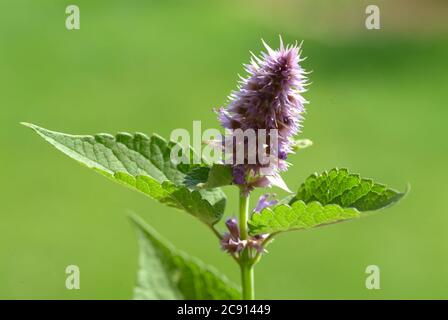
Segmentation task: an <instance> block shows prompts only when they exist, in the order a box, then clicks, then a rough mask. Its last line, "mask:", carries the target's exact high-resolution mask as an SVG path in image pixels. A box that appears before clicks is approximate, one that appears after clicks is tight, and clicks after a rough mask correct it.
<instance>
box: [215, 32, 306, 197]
mask: <svg viewBox="0 0 448 320" xmlns="http://www.w3.org/2000/svg"><path fill="white" fill-rule="evenodd" d="M263 44H264V46H265V48H266V50H267V53H262V54H261V57H257V56H255V55H253V57H252V59H251V62H250V64H248V65H245V69H246V71H247V72H248V73H249V75H248V77H247V78H242V79H241V81H240V83H239V87H238V90H237V91H234V92H232V93H231V95H230V102H229V104H228V106H227V108H220V109H219V110H218V111H217V113H218V119H219V121H220V123H221V125H222V126H223V127H224V128H226V129H230V130H236V129H241V130H243V131H246V130H248V129H253V130H254V131H255V133H256V134H257V135H258V131H259V130H260V129H264V130H266V133H267V135H268V136H269V133H270V132H272V131H273V129H276V130H277V146H278V147H277V148H276V149H277V150H274V149H275V148H272V147H271V146H272V145H271V143H272V141H267V140H266V141H267V142H266V145H268V147H267V148H266V153H268V155H269V156H270V158H271V159H272V157H274V158H275V159H274V161H269V163H268V164H266V163H265V162H264V163H262V161H260V159H258V157H257V162H256V163H243V164H234V165H233V166H234V168H233V175H234V183H235V184H238V185H241V186H243V187H244V188H243V189H245V192H249V191H251V190H252V189H253V188H254V187H257V186H260V185H262V186H270V185H273V184H276V182H278V181H280V180H281V178H279V175H278V173H279V172H280V171H284V170H286V169H287V167H288V163H287V162H286V158H287V156H288V154H290V153H292V152H293V149H292V147H293V140H292V137H293V136H294V135H296V134H297V133H299V132H300V127H301V121H302V120H303V113H304V111H305V108H304V105H305V104H306V103H307V101H306V100H305V99H304V98H303V97H302V96H301V93H303V92H304V91H306V90H305V85H306V76H305V74H306V73H305V71H304V70H303V69H302V68H301V66H300V65H299V63H300V62H301V61H303V59H301V58H300V46H297V45H293V46H289V45H288V46H286V47H285V46H284V45H283V42H282V41H281V39H280V47H279V49H277V50H274V49H271V48H270V47H269V46H268V45H267V44H266V43H264V42H263ZM257 141H258V137H257ZM258 148H259V147H258V144H257V146H256V148H255V149H257V150H258ZM265 177H271V178H269V179H266V178H265ZM277 185H279V186H280V187H282V186H283V185H284V183H282V181H280V182H279V184H277Z"/></svg>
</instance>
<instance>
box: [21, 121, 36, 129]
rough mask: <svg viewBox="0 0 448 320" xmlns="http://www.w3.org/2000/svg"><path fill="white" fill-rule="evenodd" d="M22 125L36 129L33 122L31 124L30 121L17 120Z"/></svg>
mask: <svg viewBox="0 0 448 320" xmlns="http://www.w3.org/2000/svg"><path fill="white" fill-rule="evenodd" d="M19 123H20V124H21V125H22V126H25V127H28V128H30V129H33V130H34V129H36V127H37V126H36V125H35V124H32V123H29V122H25V121H21V122H19Z"/></svg>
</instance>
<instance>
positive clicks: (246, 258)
mask: <svg viewBox="0 0 448 320" xmlns="http://www.w3.org/2000/svg"><path fill="white" fill-rule="evenodd" d="M248 219H249V195H245V194H244V193H243V192H240V237H241V240H247V239H248V238H249V233H248V229H247V220H248ZM240 268H241V286H242V287H243V299H244V300H253V299H254V268H253V264H252V261H251V257H250V254H249V248H246V249H244V251H243V252H242V253H241V258H240Z"/></svg>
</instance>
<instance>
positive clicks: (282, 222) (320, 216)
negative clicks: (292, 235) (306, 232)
mask: <svg viewBox="0 0 448 320" xmlns="http://www.w3.org/2000/svg"><path fill="white" fill-rule="evenodd" d="M358 216H359V212H358V211H357V210H356V209H352V208H341V207H340V206H338V205H335V204H329V205H326V206H323V205H322V204H320V203H319V202H316V201H314V202H310V203H308V204H306V203H305V202H303V201H301V200H299V201H296V202H294V203H293V204H292V205H287V204H282V205H277V206H275V207H274V208H265V209H263V210H262V211H261V212H260V213H254V214H253V215H252V218H251V220H249V222H248V223H249V230H250V234H252V235H255V234H262V233H278V232H282V231H290V230H299V229H309V228H314V227H318V226H321V225H326V224H330V223H336V222H340V221H344V220H348V219H353V218H357V217H358Z"/></svg>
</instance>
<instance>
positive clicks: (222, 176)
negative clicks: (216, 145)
mask: <svg viewBox="0 0 448 320" xmlns="http://www.w3.org/2000/svg"><path fill="white" fill-rule="evenodd" d="M232 182H233V175H232V169H231V168H230V166H228V165H224V164H213V165H212V167H211V168H210V167H198V168H195V169H193V170H191V171H190V173H189V174H188V175H187V177H186V178H185V183H186V184H187V185H189V186H193V187H197V188H201V189H210V188H217V187H222V186H228V185H231V184H232Z"/></svg>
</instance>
